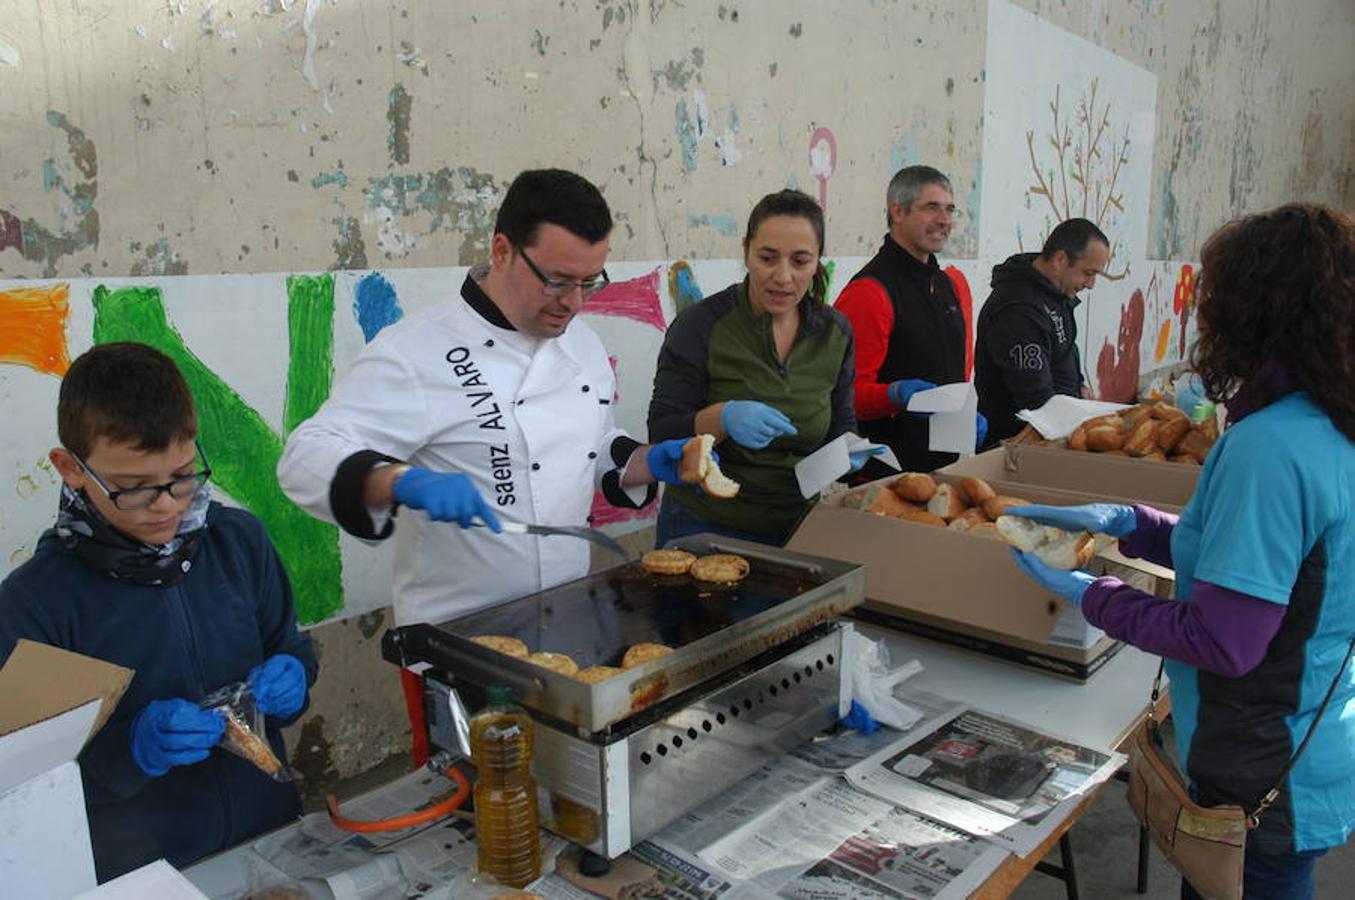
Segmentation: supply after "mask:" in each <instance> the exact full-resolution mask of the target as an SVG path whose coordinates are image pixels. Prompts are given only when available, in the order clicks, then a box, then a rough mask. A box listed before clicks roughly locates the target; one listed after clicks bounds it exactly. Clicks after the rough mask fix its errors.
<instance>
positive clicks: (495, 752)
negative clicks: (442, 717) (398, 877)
mask: <svg viewBox="0 0 1355 900" xmlns="http://www.w3.org/2000/svg"><path fill="white" fill-rule="evenodd" d="M488 696H489V703H488V705H487V706H486V707H485V708H484V709H482V710H480V712H478V713H477V714H476V715H475V716H474V717H473V718H472V719H471V721H470V745H471V759H472V760H473V761H474V762H475V769H476V775H477V778H476V782H475V841H476V844H477V845H478V849H479V869H480V871H481V872H484V873H485V874H486V875H489V876H491V877H493V878H494V879H495V880H497V881H498V882H499V883H501V884H505V885H508V886H510V887H518V888H520V887H525V886H526V885H528V884H530V883H531V882H533V881H535V880H536V879H537V878H538V877H540V875H541V833H540V831H539V830H538V811H537V807H536V781H535V780H534V779H533V778H532V773H531V761H532V746H533V745H532V739H533V736H534V729H533V723H532V719H531V716H529V715H527V712H526V711H525V710H524V709H522V707H520V706H516V705H514V704H513V702H512V692H511V691H510V689H509V688H508V686H507V685H503V684H495V685H490V687H489V691H488Z"/></svg>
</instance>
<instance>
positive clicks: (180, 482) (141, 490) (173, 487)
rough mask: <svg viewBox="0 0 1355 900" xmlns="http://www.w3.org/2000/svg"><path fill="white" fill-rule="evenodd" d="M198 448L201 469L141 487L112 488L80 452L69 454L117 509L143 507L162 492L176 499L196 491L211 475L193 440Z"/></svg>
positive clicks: (203, 455) (210, 470)
mask: <svg viewBox="0 0 1355 900" xmlns="http://www.w3.org/2000/svg"><path fill="white" fill-rule="evenodd" d="M194 446H196V447H197V448H198V456H200V457H202V469H201V470H200V471H197V472H193V473H192V474H190V475H184V476H182V477H180V478H176V479H174V480H173V481H167V482H165V483H164V484H147V485H142V486H141V487H134V488H125V489H119V490H114V489H112V488H110V487H109V486H108V485H107V484H105V483H104V480H103V479H102V478H100V477H99V476H98V475H96V474H95V472H94V470H93V469H91V468H90V467H89V464H88V463H86V462H85V461H84V460H83V459H81V458H80V454H78V453H76V452H74V451H71V456H73V457H75V461H76V462H78V463H79V464H80V468H82V469H84V470H85V474H86V475H88V476H89V477H90V478H93V479H94V483H95V484H97V485H98V486H99V487H100V489H102V490H103V492H104V493H105V494H107V495H108V499H109V502H111V503H112V504H113V505H114V506H115V507H117V508H118V509H145V508H146V507H148V506H150V505H151V504H152V503H154V502H155V501H156V500H159V499H160V495H161V494H162V493H164V494H169V495H170V496H171V497H173V498H174V499H176V500H182V499H183V498H184V497H191V496H193V495H194V494H196V493H197V491H198V488H200V487H202V486H203V485H204V484H206V483H207V479H209V478H211V477H212V467H211V466H209V465H207V454H205V453H203V452H202V445H201V444H198V443H197V442H196V441H195V442H194Z"/></svg>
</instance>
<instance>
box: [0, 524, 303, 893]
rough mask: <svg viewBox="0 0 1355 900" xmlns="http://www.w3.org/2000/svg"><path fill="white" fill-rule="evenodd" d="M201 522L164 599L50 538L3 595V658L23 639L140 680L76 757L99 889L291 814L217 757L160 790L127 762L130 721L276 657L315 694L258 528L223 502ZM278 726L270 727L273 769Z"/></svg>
mask: <svg viewBox="0 0 1355 900" xmlns="http://www.w3.org/2000/svg"><path fill="white" fill-rule="evenodd" d="M207 523H208V526H207V530H206V532H205V533H204V534H203V536H202V540H201V541H200V542H199V545H198V547H197V550H196V552H195V553H194V555H193V558H192V563H193V565H192V568H191V569H190V570H189V571H188V572H187V574H185V575H184V577H183V578H182V579H180V580H179V581H178V583H176V584H174V585H172V586H170V587H152V586H146V585H138V584H130V583H125V582H119V581H117V580H116V579H114V578H111V577H110V576H109V575H107V574H105V573H103V572H99V571H96V570H95V569H93V568H92V567H90V566H88V565H86V564H85V563H83V562H81V561H80V560H79V559H78V558H77V557H76V556H75V555H74V553H72V552H71V551H70V550H69V549H67V548H66V547H65V546H64V545H63V544H62V543H61V541H60V540H59V539H58V538H57V537H56V535H55V533H54V532H53V531H50V530H49V531H47V532H46V533H44V534H43V536H42V538H41V539H40V540H39V541H38V546H37V550H36V552H35V553H34V556H33V558H32V559H31V560H29V561H28V562H26V563H24V564H23V565H22V566H20V567H19V568H17V569H15V570H14V571H13V572H12V573H10V575H9V577H7V578H6V579H5V580H4V582H3V583H0V660H3V659H8V658H9V654H10V653H11V652H12V651H13V649H14V645H15V643H17V642H18V640H19V639H20V638H29V639H31V640H35V641H41V642H42V643H45V644H51V645H53V646H56V647H61V648H63V649H66V650H72V651H75V652H77V653H83V654H85V655H86V656H92V657H95V658H97V659H103V660H107V661H108V662H112V663H116V664H118V665H121V666H126V667H128V668H130V669H134V670H136V674H135V676H134V677H133V678H132V683H131V684H130V685H129V686H128V688H127V692H126V693H125V694H124V695H123V697H122V700H121V702H119V704H118V707H117V709H116V710H115V711H114V713H113V715H112V716H111V717H110V718H109V720H108V722H107V724H105V725H104V727H103V729H102V730H101V731H100V732H99V733H98V734H97V735H95V736H94V738H93V739H92V740H91V741H90V742H89V744H88V745H86V747H85V749H84V751H83V752H82V753H81V754H80V768H81V774H82V778H83V780H84V786H85V806H86V809H87V810H88V812H89V826H90V837H91V839H92V842H93V845H94V862H95V868H96V869H97V871H98V876H99V880H100V881H105V880H107V879H109V878H113V877H116V876H117V875H120V874H122V873H123V872H126V871H129V870H131V869H134V868H137V867H139V866H142V865H144V864H146V863H148V862H152V861H154V860H156V859H159V858H161V857H164V858H165V859H167V860H169V862H170V863H172V864H173V865H175V866H185V865H187V864H189V863H191V862H193V861H194V860H197V859H200V858H201V857H203V856H206V855H207V854H209V853H213V852H215V851H217V850H220V849H223V848H225V847H229V846H232V845H234V844H237V843H239V842H241V841H243V840H247V839H248V838H250V837H252V836H254V835H256V834H258V833H259V832H261V831H265V830H267V829H269V828H273V827H276V826H278V825H280V824H283V823H284V822H286V821H288V820H289V819H291V818H293V817H295V816H296V815H297V814H298V813H299V812H300V805H299V803H298V800H297V794H296V789H295V788H294V787H293V786H292V785H291V784H286V783H279V782H275V781H273V780H272V779H270V778H269V777H268V776H266V775H264V774H263V773H262V772H260V771H259V770H258V769H257V768H255V767H254V766H253V765H252V764H250V763H248V762H246V761H245V760H243V759H241V758H240V757H238V756H235V755H234V754H232V753H229V752H227V751H226V750H224V749H222V748H220V747H218V748H216V749H215V750H213V751H212V753H211V756H209V757H208V758H207V759H206V760H205V761H203V762H200V763H197V764H195V765H190V766H179V767H176V768H173V769H170V771H169V772H168V773H166V774H165V775H163V776H161V777H159V778H152V777H150V776H148V775H147V774H146V773H144V772H143V771H142V770H141V769H140V768H139V767H138V766H137V764H136V763H135V762H134V761H133V760H132V753H131V747H130V733H131V727H132V722H133V720H134V719H135V718H136V716H137V714H138V713H139V712H141V710H142V708H144V707H145V705H146V704H147V703H149V702H150V701H152V700H169V699H173V698H176V697H177V698H182V699H185V700H190V701H193V702H198V701H200V700H201V699H202V698H203V697H205V696H206V695H207V694H209V693H211V692H212V691H214V690H216V689H218V688H221V687H224V686H226V685H229V684H232V683H234V682H238V681H243V680H244V679H245V677H246V675H248V673H249V670H250V669H251V668H253V667H254V666H256V665H258V664H259V663H261V662H263V661H264V660H265V659H267V658H268V657H270V656H272V655H273V654H275V653H290V654H291V655H292V656H295V657H296V658H297V659H299V660H300V661H301V663H302V665H303V666H304V667H305V669H306V680H307V683H308V684H313V683H314V682H315V676H316V670H317V666H318V664H317V662H316V657H315V649H314V647H313V646H312V644H311V639H310V638H309V637H308V636H306V635H304V634H302V633H300V632H298V631H297V628H296V616H295V612H294V610H293V608H292V591H291V585H290V583H289V582H288V580H287V575H286V573H285V572H284V571H283V568H282V561H281V559H279V557H278V555H277V551H275V550H274V549H273V545H272V544H271V543H270V542H269V540H268V535H267V534H266V533H265V531H264V528H263V524H262V523H261V522H260V521H259V520H258V519H256V518H255V517H254V516H252V515H250V514H249V513H247V512H243V511H241V510H238V509H230V508H227V507H224V506H221V505H220V504H218V503H213V504H212V505H211V507H210V509H209V510H208V514H207ZM303 709H304V707H303ZM297 715H298V716H299V715H300V712H298V713H297ZM293 718H295V716H294V717H293ZM283 724H286V722H279V721H275V720H273V719H271V718H270V719H269V720H268V739H269V742H270V743H271V744H272V745H273V749H274V751H275V752H276V753H277V754H278V755H279V757H280V758H281V757H282V756H283V747H282V738H281V735H280V733H279V726H280V725H283Z"/></svg>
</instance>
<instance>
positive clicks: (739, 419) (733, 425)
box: [720, 400, 796, 450]
mask: <svg viewBox="0 0 1355 900" xmlns="http://www.w3.org/2000/svg"><path fill="white" fill-rule="evenodd" d="M720 427H721V428H723V429H724V430H725V433H726V434H728V435H729V436H730V437H731V438H733V439H734V443H736V444H738V445H739V446H740V447H747V448H748V449H749V450H761V449H762V448H763V447H765V446H767V445H768V444H770V443H771V442H772V441H774V440H776V439H777V438H779V437H781V436H782V435H789V434H795V433H796V430H795V425H794V424H792V423H791V421H790V419H788V418H786V414H785V413H783V412H781V410H779V409H776V408H775V407H771V406H768V405H767V404H765V403H761V402H759V401H757V400H729V401H726V402H725V406H724V409H723V410H722V411H721V412H720Z"/></svg>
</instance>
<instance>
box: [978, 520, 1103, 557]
mask: <svg viewBox="0 0 1355 900" xmlns="http://www.w3.org/2000/svg"><path fill="white" fill-rule="evenodd" d="M997 533H998V534H1000V535H1001V536H1002V539H1003V540H1005V541H1006V542H1007V543H1009V544H1011V545H1012V546H1013V547H1015V548H1016V549H1018V550H1020V551H1022V552H1024V553H1034V554H1035V555H1036V556H1038V557H1039V558H1040V561H1041V562H1042V563H1044V564H1045V565H1047V566H1049V567H1050V568H1051V569H1080V568H1082V567H1083V566H1085V565H1086V564H1087V562H1088V561H1089V560H1091V558H1092V554H1093V553H1095V552H1096V542H1095V541H1094V540H1093V539H1092V536H1091V535H1090V534H1088V533H1087V532H1085V531H1064V530H1063V529H1062V528H1055V527H1054V526H1052V525H1041V524H1040V523H1039V522H1033V521H1031V520H1030V519H1027V518H1024V517H1022V516H999V517H998V520H997Z"/></svg>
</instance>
